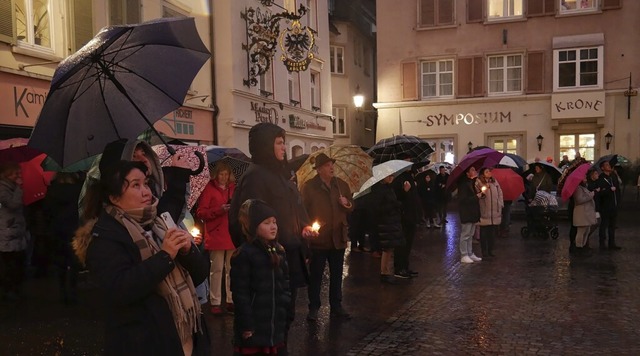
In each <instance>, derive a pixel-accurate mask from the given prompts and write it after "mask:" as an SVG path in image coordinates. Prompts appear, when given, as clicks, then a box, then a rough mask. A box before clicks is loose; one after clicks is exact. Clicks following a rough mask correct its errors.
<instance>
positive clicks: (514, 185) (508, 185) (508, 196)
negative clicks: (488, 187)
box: [491, 168, 524, 200]
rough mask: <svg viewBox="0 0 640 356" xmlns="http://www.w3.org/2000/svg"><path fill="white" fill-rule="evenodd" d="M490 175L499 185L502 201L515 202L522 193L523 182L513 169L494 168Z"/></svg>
mask: <svg viewBox="0 0 640 356" xmlns="http://www.w3.org/2000/svg"><path fill="white" fill-rule="evenodd" d="M491 174H492V175H493V178H495V179H496V180H497V181H498V183H499V184H500V188H502V196H503V198H504V200H516V199H518V197H519V196H520V194H522V193H523V192H524V180H523V179H522V176H520V175H519V174H518V173H516V172H514V171H513V169H511V168H494V169H493V170H492V171H491Z"/></svg>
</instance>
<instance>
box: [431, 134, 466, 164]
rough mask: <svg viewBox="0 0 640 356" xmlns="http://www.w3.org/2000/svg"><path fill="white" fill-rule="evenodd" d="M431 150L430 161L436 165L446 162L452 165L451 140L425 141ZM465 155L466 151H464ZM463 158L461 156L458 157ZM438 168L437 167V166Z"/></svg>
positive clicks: (453, 156)
mask: <svg viewBox="0 0 640 356" xmlns="http://www.w3.org/2000/svg"><path fill="white" fill-rule="evenodd" d="M426 141H427V142H429V145H431V148H433V155H432V156H431V158H432V161H433V162H436V165H438V163H441V162H447V163H451V164H453V163H454V162H455V157H456V156H455V153H454V151H453V138H451V137H446V138H436V139H428V140H426ZM465 153H466V151H465ZM462 156H464V154H461V155H460V157H462ZM438 166H439V165H438Z"/></svg>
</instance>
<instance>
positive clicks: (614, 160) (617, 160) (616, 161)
mask: <svg viewBox="0 0 640 356" xmlns="http://www.w3.org/2000/svg"><path fill="white" fill-rule="evenodd" d="M603 162H609V164H610V165H611V168H613V167H614V166H618V165H620V166H630V165H631V161H629V159H628V158H626V157H624V156H621V155H618V154H610V155H605V156H602V157H600V158H598V160H597V161H595V162H594V163H593V166H591V168H593V169H597V170H598V172H601V170H600V164H601V163H603Z"/></svg>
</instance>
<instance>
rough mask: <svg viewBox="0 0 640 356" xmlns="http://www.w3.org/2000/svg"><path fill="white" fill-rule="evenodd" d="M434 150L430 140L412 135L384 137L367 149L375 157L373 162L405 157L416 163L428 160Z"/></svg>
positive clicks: (377, 162)
mask: <svg viewBox="0 0 640 356" xmlns="http://www.w3.org/2000/svg"><path fill="white" fill-rule="evenodd" d="M433 152H434V151H433V148H432V147H431V145H430V144H429V142H427V141H425V140H423V139H421V138H419V137H416V136H410V135H398V136H393V137H388V138H384V139H382V140H380V141H378V142H377V143H376V144H375V145H373V147H371V148H370V149H369V150H368V151H367V153H368V154H369V155H370V156H371V157H373V164H379V163H382V162H386V161H390V160H394V159H405V158H410V159H411V161H412V162H414V163H415V162H420V161H424V160H426V159H427V158H428V157H429V155H431V154H432V153H433Z"/></svg>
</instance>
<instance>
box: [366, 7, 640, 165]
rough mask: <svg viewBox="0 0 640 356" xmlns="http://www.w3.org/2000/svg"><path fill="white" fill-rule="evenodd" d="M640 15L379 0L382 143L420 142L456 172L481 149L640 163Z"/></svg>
mask: <svg viewBox="0 0 640 356" xmlns="http://www.w3.org/2000/svg"><path fill="white" fill-rule="evenodd" d="M638 13H640V2H638V1H622V0H509V1H507V0H455V1H454V0H449V1H446V0H441V1H433V0H412V1H394V0H378V2H377V25H378V29H379V31H378V37H377V38H378V103H376V107H377V108H378V111H379V119H378V132H377V136H378V138H383V137H388V136H391V135H394V134H403V133H404V134H413V135H418V136H420V137H423V138H426V139H427V140H430V141H431V142H432V144H433V146H434V148H435V150H436V155H435V158H434V159H433V160H435V161H449V162H451V163H457V162H458V161H459V159H460V158H461V157H462V156H464V154H466V153H467V152H468V150H469V149H470V148H471V147H476V146H481V145H486V146H490V147H493V148H495V149H497V150H500V151H503V152H510V153H516V154H518V155H520V156H522V157H524V158H526V159H528V160H533V159H534V158H536V157H540V158H542V159H545V158H546V157H551V158H553V160H554V161H555V162H557V161H558V160H560V159H561V157H562V155H565V154H566V155H568V156H569V158H570V159H573V158H574V156H575V154H576V153H577V152H579V153H580V154H581V155H582V156H583V157H585V158H587V159H589V160H593V159H597V158H598V157H600V156H601V155H604V154H609V153H618V154H622V155H624V156H625V157H628V158H630V159H631V160H632V161H633V160H635V159H637V158H639V157H640V124H639V123H638V120H640V104H639V100H640V99H639V98H638V97H637V96H635V95H636V94H637V87H638V82H639V80H640V62H638V61H637V58H638V55H640V46H639V45H638V43H639V41H640V31H638V29H637V24H636V23H637V19H636V17H637V14H638ZM607 135H609V136H607ZM606 137H610V138H611V142H610V143H607V142H606Z"/></svg>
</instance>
